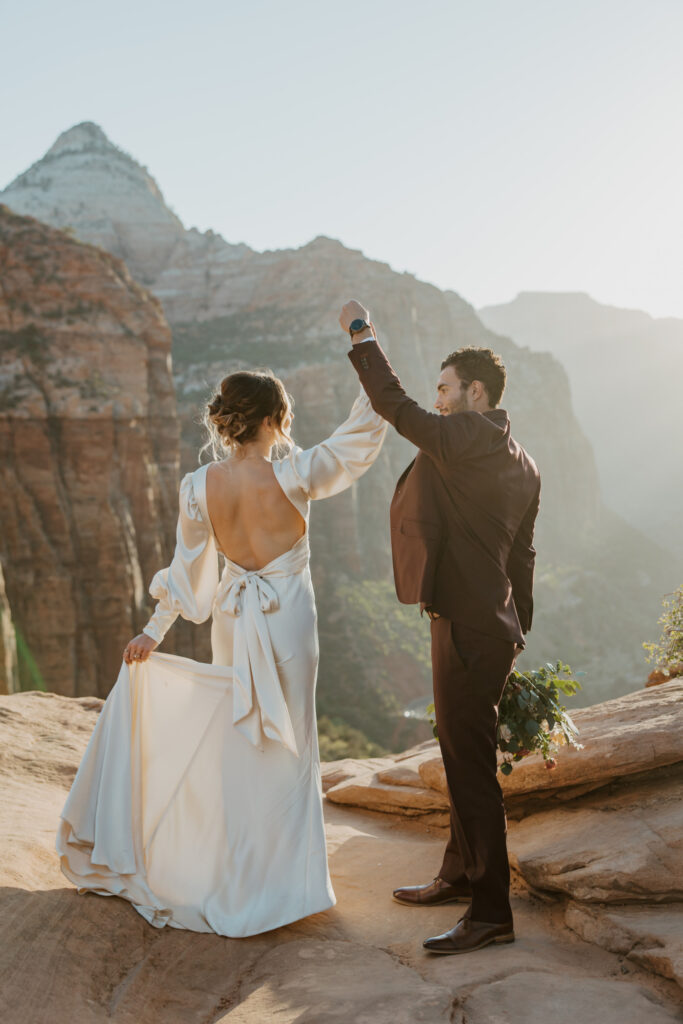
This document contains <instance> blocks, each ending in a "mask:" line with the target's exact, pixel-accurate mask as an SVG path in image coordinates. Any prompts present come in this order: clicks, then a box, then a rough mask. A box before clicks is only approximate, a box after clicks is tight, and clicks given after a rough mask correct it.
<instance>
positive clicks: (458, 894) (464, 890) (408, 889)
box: [393, 876, 472, 907]
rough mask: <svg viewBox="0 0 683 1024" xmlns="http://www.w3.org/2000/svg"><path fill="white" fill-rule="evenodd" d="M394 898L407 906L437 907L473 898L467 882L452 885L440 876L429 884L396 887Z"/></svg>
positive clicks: (465, 901) (464, 901)
mask: <svg viewBox="0 0 683 1024" xmlns="http://www.w3.org/2000/svg"><path fill="white" fill-rule="evenodd" d="M393 895H394V899H395V900H396V902H397V903H403V904H404V905H405V906H407V907H437V906H440V904H442V903H467V902H469V901H470V900H471V899H472V894H471V892H470V889H469V886H468V885H467V883H463V884H459V885H451V883H450V882H445V881H444V879H443V878H439V877H438V876H437V877H436V878H435V879H434V880H433V881H431V882H429V883H428V884H427V885H406V886H404V887H403V888H402V889H394V893H393Z"/></svg>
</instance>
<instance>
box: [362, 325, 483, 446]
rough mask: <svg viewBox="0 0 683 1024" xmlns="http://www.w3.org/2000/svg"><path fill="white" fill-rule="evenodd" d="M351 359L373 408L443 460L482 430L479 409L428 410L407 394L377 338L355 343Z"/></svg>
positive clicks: (406, 435)
mask: <svg viewBox="0 0 683 1024" xmlns="http://www.w3.org/2000/svg"><path fill="white" fill-rule="evenodd" d="M349 359H350V360H351V362H352V363H353V366H354V367H355V369H356V371H357V373H358V376H359V377H360V382H361V384H362V385H363V388H364V390H365V392H366V394H367V396H368V398H369V399H370V404H371V405H372V407H373V409H374V410H375V412H378V413H379V415H380V416H382V417H383V418H384V419H385V420H388V422H389V423H391V425H392V426H393V427H395V428H396V430H397V431H398V433H399V434H402V435H403V437H406V438H407V439H408V440H409V441H412V443H413V444H414V445H417V447H418V448H420V449H421V450H422V451H423V452H425V453H426V454H427V455H431V456H432V458H435V459H438V460H439V461H442V462H452V461H453V460H454V459H457V458H459V457H460V456H461V455H464V454H465V453H466V452H467V451H468V449H469V448H470V446H471V445H472V443H473V442H474V441H475V439H476V437H477V434H478V430H477V425H478V424H477V419H478V417H479V414H478V413H469V412H463V413H457V414H455V415H453V416H441V415H439V414H438V413H434V412H427V410H426V409H423V408H422V407H421V406H420V405H418V404H417V402H416V401H415V400H414V399H413V398H410V397H409V396H408V395H407V394H406V392H405V391H404V389H403V387H402V385H401V382H400V380H399V379H398V377H397V376H396V374H395V372H394V370H393V369H392V367H391V365H390V363H389V360H388V359H387V357H386V355H385V354H384V352H383V351H382V347H381V345H380V344H379V342H378V341H376V340H375V339H374V338H371V339H369V340H367V341H360V342H358V343H356V344H354V346H353V348H352V350H351V351H350V352H349Z"/></svg>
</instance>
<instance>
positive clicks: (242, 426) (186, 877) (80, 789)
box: [57, 371, 386, 936]
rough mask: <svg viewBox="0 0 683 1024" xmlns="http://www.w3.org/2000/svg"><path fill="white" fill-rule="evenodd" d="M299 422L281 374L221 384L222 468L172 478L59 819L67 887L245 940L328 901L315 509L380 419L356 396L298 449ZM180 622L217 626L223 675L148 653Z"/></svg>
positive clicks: (213, 438)
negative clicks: (165, 545) (280, 449)
mask: <svg viewBox="0 0 683 1024" xmlns="http://www.w3.org/2000/svg"><path fill="white" fill-rule="evenodd" d="M292 419H293V417H292V411H291V403H290V400H289V397H288V395H287V393H286V391H285V389H284V387H283V385H282V382H281V381H280V380H278V379H277V378H276V377H274V376H273V375H272V374H271V373H270V372H263V373H255V372H246V371H245V372H238V373H231V374H230V375H229V376H227V377H225V378H224V380H223V381H222V382H221V385H220V391H219V392H218V394H217V395H216V396H215V398H214V399H213V401H212V402H211V403H210V405H209V406H208V409H207V412H206V417H205V422H206V424H207V426H208V427H209V430H210V441H209V445H212V447H213V452H214V460H213V461H211V462H209V463H207V464H205V465H200V466H199V468H198V469H196V470H194V472H191V473H188V474H187V475H186V476H185V477H184V478H183V480H182V481H181V484H180V494H179V515H178V526H177V534H176V549H175V554H174V556H173V560H172V562H171V564H170V566H169V567H168V568H165V569H161V570H160V571H159V572H158V573H157V574H156V575H155V577H154V579H153V580H152V583H151V585H150V593H151V595H152V596H153V597H154V598H156V599H157V602H158V603H157V605H156V610H155V611H154V614H153V615H152V617H151V619H150V620H149V622H148V623H147V625H146V626H145V627H144V630H143V632H142V633H141V634H140V635H139V636H136V637H135V639H133V640H131V641H130V642H129V643H128V645H127V646H126V649H125V651H124V661H123V663H122V665H121V671H120V674H119V677H118V680H117V682H116V685H115V686H114V688H113V689H112V691H111V693H110V694H109V697H108V698H107V701H106V702H105V705H104V707H103V709H102V712H101V714H100V717H99V720H98V722H97V725H96V727H95V730H94V732H93V735H92V737H91V739H90V743H89V745H88V748H87V750H86V752H85V754H84V756H83V760H82V762H81V765H80V767H79V770H78V773H77V775H76V778H75V780H74V783H73V786H72V789H71V792H70V794H69V797H68V799H67V801H66V805H65V807H64V810H63V812H62V817H61V821H60V826H59V831H58V836H57V850H58V852H59V854H60V858H61V867H62V871H63V872H64V874H65V875H66V877H67V878H68V879H69V880H70V881H72V882H73V883H74V884H75V885H77V886H78V889H79V892H88V891H90V892H95V893H100V894H102V895H116V896H121V897H124V898H125V899H127V900H129V901H130V902H131V903H132V904H133V906H134V907H135V909H136V910H137V911H138V912H139V913H140V914H142V915H143V917H145V918H146V919H147V920H148V921H149V922H150V923H151V924H153V925H155V926H156V927H163V926H164V925H170V926H172V927H174V928H189V929H192V930H194V931H201V932H210V931H213V932H217V933H219V934H221V935H229V936H246V935H254V934H257V933H259V932H263V931H267V930H269V929H271V928H277V927H279V926H281V925H285V924H288V923H290V922H292V921H295V920H297V919H299V918H302V917H305V916H307V915H308V914H314V913H317V912H318V911H322V910H326V909H327V908H329V907H331V906H333V905H334V903H335V896H334V892H333V889H332V885H331V882H330V876H329V872H328V867H327V856H326V848H325V834H324V827H323V815H322V798H321V780H320V763H319V755H318V740H317V732H316V718H315V684H316V673H317V666H318V639H317V629H316V610H315V600H314V595H313V588H312V584H311V576H310V570H309V555H310V552H309V540H308V532H309V510H310V502H311V500H312V499H319V498H327V497H330V496H332V495H334V494H338V493H339V492H340V491H343V490H344V489H345V488H347V487H349V486H350V485H351V484H352V483H353V481H354V480H356V479H358V477H360V476H361V475H362V474H363V473H364V472H365V471H366V470H367V469H368V468H369V467H370V466H371V465H372V463H373V462H374V460H375V459H376V458H377V455H378V453H379V450H380V447H381V445H382V442H383V440H384V436H385V433H386V423H385V421H384V420H382V419H381V418H380V417H379V416H378V415H377V414H376V413H375V412H373V410H372V408H371V406H370V402H369V400H368V398H367V396H366V395H365V392H363V391H362V390H361V394H360V396H359V397H358V398H357V399H356V402H355V403H354V405H353V408H352V409H351V413H350V415H349V417H348V419H347V420H346V421H345V422H344V423H342V425H341V426H340V427H338V428H337V429H336V430H335V431H334V433H333V434H332V435H331V436H330V437H329V438H327V440H326V441H323V442H321V443H320V444H317V445H315V446H314V447H313V448H309V449H308V450H305V451H304V450H302V449H301V448H299V447H297V446H296V445H295V444H294V443H293V442H292V439H291V436H290V428H291V424H292ZM283 444H284V445H286V446H287V449H288V450H287V454H286V455H284V457H282V458H274V457H273V455H274V448H275V446H276V445H277V446H282V445H283ZM205 447H206V446H205ZM221 456H222V457H221ZM219 555H220V557H221V560H222V563H223V565H222V571H220V572H219ZM178 615H181V616H182V617H183V618H185V619H189V620H190V621H192V622H197V623H199V622H204V621H205V620H206V619H208V618H209V616H211V617H212V627H211V643H212V651H213V664H211V665H208V664H202V663H200V662H196V661H192V660H190V659H188V658H181V657H177V656H174V655H170V654H161V653H156V652H155V648H156V647H157V646H158V645H159V644H160V643H161V641H162V640H163V638H164V636H165V634H166V633H167V632H168V630H169V629H170V627H171V626H172V624H173V622H174V621H175V619H176V618H177V616H178ZM152 652H155V653H152Z"/></svg>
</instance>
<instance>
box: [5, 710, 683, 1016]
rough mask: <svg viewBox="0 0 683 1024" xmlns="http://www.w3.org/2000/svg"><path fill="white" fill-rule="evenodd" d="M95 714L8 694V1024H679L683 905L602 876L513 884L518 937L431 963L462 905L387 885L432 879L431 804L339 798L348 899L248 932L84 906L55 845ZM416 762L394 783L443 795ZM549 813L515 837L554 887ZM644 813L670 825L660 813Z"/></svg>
mask: <svg viewBox="0 0 683 1024" xmlns="http://www.w3.org/2000/svg"><path fill="white" fill-rule="evenodd" d="M100 707H101V701H98V700H96V699H93V698H80V699H79V698H67V697H61V696H57V695H55V694H38V693H25V694H14V695H12V696H9V697H7V696H5V697H0V790H1V792H2V801H0V875H1V877H2V883H1V885H0V1020H2V1022H3V1024H100V1022H101V1024H104V1022H112V1021H113V1022H115V1024H160V1022H163V1024H221V1022H226V1024H227V1022H228V1021H229V1022H230V1024H263V1022H266V1021H271V1020H277V1021H278V1022H282V1024H294V1022H297V1024H370V1022H371V1024H420V1022H425V1024H437V1022H439V1024H441V1022H443V1024H447V1022H451V1021H453V1022H458V1024H493V1022H498V1021H500V1022H501V1024H502V1022H506V1024H518V1022H519V1024H522V1022H524V1024H536V1022H538V1024H541V1022H542V1024H547V1021H548V1020H549V1019H551V1020H552V1021H553V1024H576V1020H577V1019H579V1020H581V1019H585V1020H593V1019H594V1018H596V1017H598V1016H599V1019H600V1021H601V1024H641V1022H642V1021H647V1022H648V1024H673V1022H674V1021H676V1020H677V1019H679V1018H678V1017H677V1015H676V1013H677V1010H676V1007H677V1000H678V992H679V989H678V988H677V985H676V980H675V979H676V978H680V946H678V945H677V943H678V941H679V940H678V935H679V934H680V931H677V924H676V916H675V913H674V911H675V909H676V904H674V903H672V902H669V903H666V904H661V905H659V906H654V907H653V906H652V905H650V904H646V903H644V902H639V903H637V904H636V903H634V904H632V905H630V906H618V905H617V904H616V903H610V904H609V905H605V904H600V903H598V902H588V901H587V900H585V899H583V897H582V896H580V895H577V893H579V890H580V887H581V886H582V887H584V888H585V887H586V886H588V885H589V883H590V884H593V885H595V886H596V887H597V885H598V881H596V880H593V881H592V882H591V880H590V879H588V880H586V878H578V880H576V882H575V883H573V884H574V889H573V890H572V892H571V895H570V897H569V896H567V894H566V890H564V889H562V888H561V886H560V885H559V882H558V881H557V880H558V879H560V880H561V879H562V875H561V874H559V873H558V872H557V871H555V873H554V874H552V880H553V884H555V885H556V888H555V889H554V890H551V889H550V888H547V889H544V888H543V887H542V886H541V888H540V889H539V891H541V890H542V893H541V896H540V897H539V896H538V895H536V894H535V893H534V892H533V891H532V890H531V889H530V888H529V886H528V885H527V884H526V883H525V882H524V879H523V877H522V875H519V876H517V877H516V878H515V881H514V892H513V907H514V912H515V923H516V931H517V941H516V942H515V943H513V944H511V945H509V946H505V947H495V948H489V949H484V950H481V951H479V952H477V953H472V954H469V955H468V956H466V957H431V956H429V955H428V954H426V953H424V951H423V950H422V946H421V942H422V939H423V938H424V937H425V936H426V935H433V934H436V933H437V932H440V931H443V930H445V929H446V928H449V927H451V925H452V924H454V923H455V921H456V920H457V918H458V917H459V916H460V914H461V912H462V909H463V908H462V907H458V906H450V907H440V908H436V909H433V910H425V911H424V912H422V911H419V912H418V911H412V910H409V909H408V908H405V907H401V906H400V905H399V904H397V903H395V902H393V901H392V900H391V896H390V893H391V889H392V888H393V887H395V886H396V885H399V884H406V883H411V882H415V881H422V880H423V879H427V878H429V877H430V876H431V875H432V874H433V873H434V872H435V871H436V870H437V868H438V863H439V858H440V854H441V848H442V843H443V832H442V831H441V830H439V829H433V828H430V827H428V826H426V825H425V817H426V816H428V815H429V814H431V813H434V812H433V811H432V810H431V809H428V808H425V809H424V814H422V815H421V816H419V817H412V818H406V817H403V816H398V815H396V814H376V813H368V812H367V811H366V810H362V809H356V808H353V807H349V806H345V807H343V806H339V805H336V804H334V803H333V802H332V801H329V802H326V829H327V839H328V853H329V857H330V867H331V872H332V878H333V882H334V887H335V891H336V894H337V899H338V903H337V906H336V907H335V908H333V909H332V910H331V911H328V912H326V913H324V914H318V915H315V916H313V917H309V918H307V919H306V920H304V921H300V922H298V923H296V924H295V925H291V926H289V927H287V928H281V929H278V930H276V931H274V932H269V933H267V934H264V935H260V936H256V937H254V938H250V939H226V938H222V937H219V936H214V935H199V934H195V933H192V932H181V931H176V930H173V929H162V930H157V929H154V928H152V927H150V926H149V925H148V924H147V923H146V922H145V921H144V920H143V919H142V918H141V917H140V916H139V915H138V914H136V913H135V911H134V910H133V909H132V907H130V906H129V905H128V904H127V903H126V902H125V901H123V900H119V899H116V898H108V899H107V898H102V897H99V896H94V895H92V894H88V895H85V896H79V895H78V894H77V893H76V891H75V889H74V888H72V887H71V886H70V885H68V884H67V883H66V881H65V879H64V878H63V876H62V875H61V873H60V871H59V865H58V862H57V857H56V854H55V852H54V836H55V827H56V823H57V818H58V815H59V812H60V810H61V808H62V806H63V802H64V799H65V797H66V793H67V791H68V788H69V785H70V783H71V780H72V778H73V776H74V774H75V771H76V767H77V765H78V763H79V761H80V758H81V756H82V753H83V750H84V749H85V745H86V743H87V740H88V737H89V735H90V732H91V731H92V728H93V726H94V723H95V721H96V717H97V713H98V710H99V708H100ZM416 756H417V757H418V758H419V757H421V756H425V757H430V758H432V759H433V758H434V748H433V746H431V745H426V746H425V747H424V748H423V749H422V750H419V751H417V752H411V754H410V756H409V757H407V758H404V759H401V758H400V757H398V758H394V759H393V761H392V766H391V767H389V768H386V770H388V771H389V772H391V773H392V774H391V779H390V781H389V782H386V783H382V785H385V786H388V787H391V788H401V787H403V788H405V789H406V790H408V789H410V788H414V789H419V788H422V789H425V790H428V791H429V792H435V793H437V795H438V791H437V790H432V789H431V787H428V786H426V785H423V784H422V782H420V783H419V785H415V786H411V784H412V783H414V782H415V779H416V777H417V778H418V779H421V776H420V774H419V771H417V772H416V770H415V768H414V764H412V765H411V764H408V763H407V762H410V761H412V760H413V759H414V758H415V757H416ZM385 767H386V766H383V761H382V762H381V763H377V762H375V763H374V764H373V766H371V768H372V770H373V771H380V772H381V771H384V770H385ZM352 769H353V770H355V766H354V764H353V763H347V764H345V765H337V766H336V767H334V766H333V767H327V768H326V773H327V774H328V778H329V779H330V780H331V781H337V783H339V780H340V778H341V777H342V776H344V775H348V774H349V772H351V771H352ZM335 773H336V774H335ZM413 773H415V774H413ZM595 797H596V794H592V798H595ZM409 799H410V798H409ZM413 799H414V798H413ZM417 802H419V797H418V799H417ZM574 805H576V806H577V807H578V806H579V801H578V800H575V801H573V802H572V805H571V806H572V807H574ZM606 806H607V802H606V803H605V807H604V808H602V811H603V813H607V810H606ZM648 806H649V807H650V808H652V806H653V804H652V803H651V804H649V805H648ZM413 809H415V808H413ZM439 813H440V812H439ZM543 813H550V814H553V813H560V812H558V811H555V810H551V811H549V812H543ZM594 813H598V812H597V811H596V810H595V809H594ZM645 813H647V815H651V814H652V813H654V812H653V811H652V810H649V811H647V812H643V820H644V818H645ZM542 817H543V814H539V815H530V816H527V817H526V818H525V819H524V820H523V821H521V822H519V823H514V824H513V827H512V834H513V835H514V830H515V829H517V828H519V827H521V826H523V827H524V828H525V829H527V832H526V833H525V843H526V846H524V850H525V851H526V853H525V855H524V857H522V855H521V854H518V858H519V860H520V864H521V863H522V862H523V863H527V862H530V861H531V859H533V858H535V860H534V864H535V865H536V867H535V868H534V870H536V871H537V872H538V879H537V880H539V879H540V881H541V882H543V885H546V884H547V883H546V882H545V881H544V877H545V876H543V877H541V869H540V868H539V867H538V864H539V863H545V862H546V861H544V860H543V857H545V858H546V860H548V858H549V855H548V853H547V851H548V850H549V849H550V845H551V840H554V839H556V838H557V837H556V836H553V835H552V834H550V835H549V834H548V833H549V830H548V829H547V828H543V829H541V830H540V832H539V836H540V839H539V844H538V850H537V851H536V852H534V845H533V830H532V824H533V822H534V820H535V819H536V818H538V819H541V818H542ZM648 821H649V822H650V824H651V825H656V827H657V828H661V827H662V821H661V819H660V818H658V819H657V822H655V821H654V819H652V818H648ZM619 846H620V847H621V846H622V843H621V839H620V843H619ZM520 849H521V845H520ZM539 851H541V852H540V853H539ZM543 851H546V853H543ZM620 852H621V853H623V850H620ZM541 854H543V856H541ZM525 858H526V859H525ZM553 864H555V861H553ZM574 867H575V869H576V865H575V866H574ZM627 868H628V865H626V866H623V867H622V873H626V871H627ZM529 870H530V869H529ZM553 870H554V869H553ZM649 870H650V874H649V878H650V881H649V882H648V885H649V886H650V887H654V886H660V885H662V884H663V883H662V881H661V879H662V877H663V876H662V874H661V873H658V870H657V868H656V866H655V864H654V860H653V862H652V864H651V866H650V869H649ZM603 873H604V872H603ZM548 877H550V874H548ZM601 877H602V876H601ZM600 884H602V882H601V883H600ZM669 888H671V887H670V886H669ZM552 892H554V893H556V895H555V896H552ZM662 914H665V915H667V916H666V918H664V917H662V916H661V915H662Z"/></svg>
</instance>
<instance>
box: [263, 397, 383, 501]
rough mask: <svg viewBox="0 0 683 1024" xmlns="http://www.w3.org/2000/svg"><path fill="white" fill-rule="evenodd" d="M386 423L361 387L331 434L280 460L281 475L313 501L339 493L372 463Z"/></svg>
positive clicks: (379, 446) (293, 451)
mask: <svg viewBox="0 0 683 1024" xmlns="http://www.w3.org/2000/svg"><path fill="white" fill-rule="evenodd" d="M387 426H388V424H387V422H386V420H384V419H382V417H381V416H378V415H377V413H376V412H375V411H374V409H373V408H372V406H371V405H370V400H369V398H368V396H367V395H366V394H365V391H363V389H362V388H361V390H360V394H359V396H358V398H357V399H356V401H355V402H354V403H353V406H352V408H351V412H350V413H349V415H348V417H347V419H345V420H344V422H343V423H342V424H340V426H338V427H337V429H336V430H335V431H334V433H332V434H330V436H329V437H328V438H326V440H324V441H321V442H320V444H316V445H314V446H313V447H312V448H306V449H302V448H298V447H295V448H293V449H292V451H291V452H290V453H289V454H288V455H287V456H286V458H284V459H283V460H282V461H281V463H280V467H279V468H280V475H281V476H282V477H283V478H287V479H286V483H287V484H289V485H290V486H292V485H293V486H295V487H296V488H298V489H299V490H300V491H302V492H303V494H305V495H306V497H307V498H310V499H312V500H316V499H320V498H329V497H331V496H332V495H333V494H339V492H340V491H343V490H345V489H346V488H347V487H350V486H351V484H352V483H353V481H354V480H357V479H358V478H359V477H361V476H362V475H363V473H365V472H366V471H367V470H368V469H369V468H370V466H371V465H372V464H373V462H374V461H375V459H376V458H377V456H378V455H379V451H380V448H381V447H382V442H383V441H384V438H385V436H386V432H387ZM283 482H285V481H284V480H283Z"/></svg>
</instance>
